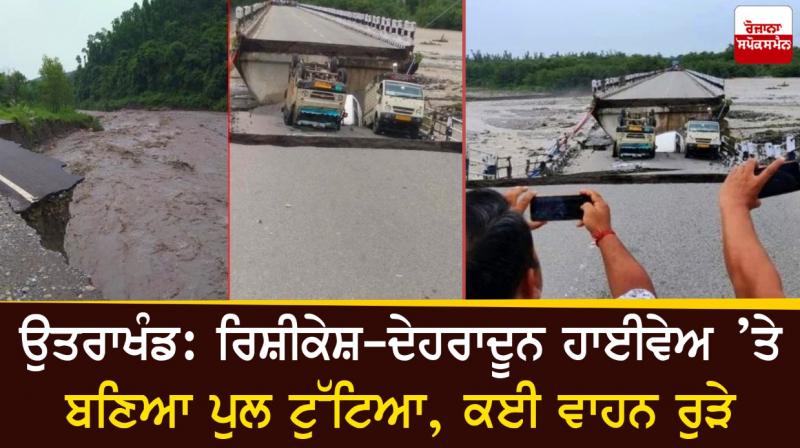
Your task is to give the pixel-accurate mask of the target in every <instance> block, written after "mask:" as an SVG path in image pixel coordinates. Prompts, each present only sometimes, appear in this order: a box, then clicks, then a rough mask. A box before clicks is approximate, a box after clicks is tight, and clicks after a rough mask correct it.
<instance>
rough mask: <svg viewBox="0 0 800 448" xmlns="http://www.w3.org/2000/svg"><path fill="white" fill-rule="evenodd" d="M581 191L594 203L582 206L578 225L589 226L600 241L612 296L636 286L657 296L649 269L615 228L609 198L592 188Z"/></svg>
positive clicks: (598, 243)
mask: <svg viewBox="0 0 800 448" xmlns="http://www.w3.org/2000/svg"><path fill="white" fill-rule="evenodd" d="M581 194H585V195H588V196H589V197H590V198H591V200H592V202H591V203H589V202H587V203H585V204H583V206H582V207H581V208H582V209H583V220H582V221H581V222H580V223H578V226H584V227H586V230H588V231H589V233H590V234H591V235H592V238H594V239H595V241H597V247H598V248H599V249H600V254H601V255H602V256H603V265H604V266H605V270H606V278H607V279H608V287H609V289H610V290H611V295H612V297H620V296H622V295H624V294H626V293H627V292H629V291H632V290H635V289H644V290H647V291H650V292H651V293H652V294H653V295H655V294H656V290H655V287H653V282H652V280H650V276H649V275H647V271H645V270H644V268H643V267H642V265H641V264H639V262H638V261H636V259H635V258H633V255H631V254H630V252H628V249H626V248H625V245H624V244H622V241H621V240H620V239H619V237H618V236H617V235H616V233H614V231H613V230H612V228H611V208H610V207H609V206H608V204H607V203H606V201H605V200H603V197H602V196H600V194H598V193H597V192H596V191H593V190H581Z"/></svg>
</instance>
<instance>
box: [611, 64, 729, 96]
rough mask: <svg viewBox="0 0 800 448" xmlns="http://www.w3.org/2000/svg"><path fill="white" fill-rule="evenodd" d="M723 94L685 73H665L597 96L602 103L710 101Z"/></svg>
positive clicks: (712, 86)
mask: <svg viewBox="0 0 800 448" xmlns="http://www.w3.org/2000/svg"><path fill="white" fill-rule="evenodd" d="M724 94H725V92H724V91H723V90H722V89H720V88H718V87H716V86H714V85H712V84H710V83H708V82H705V81H703V80H701V79H700V78H697V77H695V76H692V75H690V74H689V73H688V72H685V71H667V72H664V73H661V74H659V75H657V76H654V77H652V78H649V79H645V80H644V81H641V82H639V83H636V84H633V85H631V86H629V87H627V88H622V89H620V90H617V91H614V92H610V93H608V94H605V95H599V96H598V99H600V100H603V101H610V102H613V101H631V100H662V99H664V100H681V99H686V100H694V99H704V100H710V99H713V98H717V97H720V96H723V95H724Z"/></svg>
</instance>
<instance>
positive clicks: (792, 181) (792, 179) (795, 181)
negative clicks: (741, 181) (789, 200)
mask: <svg viewBox="0 0 800 448" xmlns="http://www.w3.org/2000/svg"><path fill="white" fill-rule="evenodd" d="M762 171H764V168H762V167H758V168H756V174H758V173H760V172H762ZM797 190H800V165H798V163H797V162H785V163H784V164H783V165H781V167H780V168H779V169H778V171H777V172H776V173H775V175H774V176H772V177H771V178H770V179H769V181H767V184H766V185H764V188H762V189H761V192H760V193H758V197H759V198H768V197H770V196H777V195H779V194H784V193H791V192H793V191H797Z"/></svg>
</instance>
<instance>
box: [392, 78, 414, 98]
mask: <svg viewBox="0 0 800 448" xmlns="http://www.w3.org/2000/svg"><path fill="white" fill-rule="evenodd" d="M386 94H387V95H389V96H399V97H403V98H416V99H422V88H421V87H418V86H412V85H409V84H401V83H397V82H389V81H387V82H386Z"/></svg>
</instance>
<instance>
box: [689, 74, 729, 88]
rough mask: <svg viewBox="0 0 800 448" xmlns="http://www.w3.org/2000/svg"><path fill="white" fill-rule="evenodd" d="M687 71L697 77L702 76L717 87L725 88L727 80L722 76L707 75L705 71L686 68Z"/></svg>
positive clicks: (701, 77)
mask: <svg viewBox="0 0 800 448" xmlns="http://www.w3.org/2000/svg"><path fill="white" fill-rule="evenodd" d="M686 71H687V72H688V73H690V74H691V75H693V76H695V77H697V78H700V79H702V80H703V81H705V82H707V83H709V84H711V85H713V86H716V87H719V88H720V89H723V90H725V80H724V79H722V78H717V77H716V76H711V75H706V74H705V73H700V72H696V71H694V70H686Z"/></svg>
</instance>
